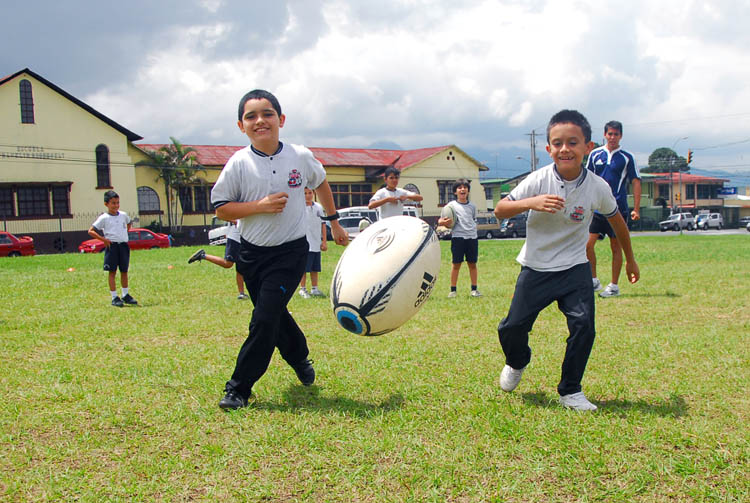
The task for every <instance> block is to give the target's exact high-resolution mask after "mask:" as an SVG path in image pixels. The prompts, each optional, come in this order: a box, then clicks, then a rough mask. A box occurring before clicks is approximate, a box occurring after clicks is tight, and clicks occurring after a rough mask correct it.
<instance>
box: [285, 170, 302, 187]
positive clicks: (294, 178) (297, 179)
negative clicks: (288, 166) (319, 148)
mask: <svg viewBox="0 0 750 503" xmlns="http://www.w3.org/2000/svg"><path fill="white" fill-rule="evenodd" d="M286 183H287V185H289V186H290V187H292V188H294V187H299V186H300V185H302V173H300V172H299V171H297V170H296V169H293V170H291V171H290V172H289V180H287V182H286Z"/></svg>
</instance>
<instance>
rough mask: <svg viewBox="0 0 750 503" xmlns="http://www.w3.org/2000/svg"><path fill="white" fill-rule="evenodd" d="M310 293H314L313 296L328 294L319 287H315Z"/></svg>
mask: <svg viewBox="0 0 750 503" xmlns="http://www.w3.org/2000/svg"><path fill="white" fill-rule="evenodd" d="M310 295H312V296H313V297H325V296H326V295H325V294H324V293H323V292H321V291H320V290H318V289H317V288H313V289H312V290H310Z"/></svg>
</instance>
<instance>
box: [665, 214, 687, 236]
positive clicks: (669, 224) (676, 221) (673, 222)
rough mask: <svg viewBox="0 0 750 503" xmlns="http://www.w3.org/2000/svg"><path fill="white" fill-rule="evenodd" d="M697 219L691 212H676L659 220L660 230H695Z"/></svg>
mask: <svg viewBox="0 0 750 503" xmlns="http://www.w3.org/2000/svg"><path fill="white" fill-rule="evenodd" d="M693 227H695V220H693V215H691V214H690V213H674V214H672V215H669V218H667V219H666V220H663V221H661V222H659V230H660V231H662V232H664V231H668V230H670V229H671V230H673V231H679V230H680V229H687V230H689V231H692V230H693Z"/></svg>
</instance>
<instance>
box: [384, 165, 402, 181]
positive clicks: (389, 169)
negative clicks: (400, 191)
mask: <svg viewBox="0 0 750 503" xmlns="http://www.w3.org/2000/svg"><path fill="white" fill-rule="evenodd" d="M391 175H396V178H401V171H399V170H398V168H394V167H393V166H388V167H387V168H385V173H383V178H384V179H385V178H388V177H389V176H391Z"/></svg>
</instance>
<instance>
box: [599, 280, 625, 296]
mask: <svg viewBox="0 0 750 503" xmlns="http://www.w3.org/2000/svg"><path fill="white" fill-rule="evenodd" d="M618 295H620V287H619V286H617V285H615V284H614V283H610V284H609V285H607V288H605V289H604V290H603V291H601V292H599V297H617V296H618Z"/></svg>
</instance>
